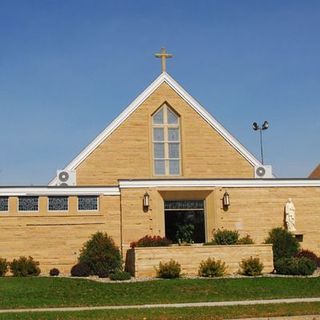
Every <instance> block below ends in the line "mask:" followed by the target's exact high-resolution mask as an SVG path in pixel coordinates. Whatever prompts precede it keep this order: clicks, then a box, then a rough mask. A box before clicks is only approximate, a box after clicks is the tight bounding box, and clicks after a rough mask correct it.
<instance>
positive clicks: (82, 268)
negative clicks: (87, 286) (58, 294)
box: [70, 262, 91, 277]
mask: <svg viewBox="0 0 320 320" xmlns="http://www.w3.org/2000/svg"><path fill="white" fill-rule="evenodd" d="M90 272H91V270H90V267H89V266H88V265H87V264H86V263H85V262H79V263H77V264H75V265H74V266H73V267H72V268H71V272H70V273H71V275H72V276H73V277H89V276H90Z"/></svg>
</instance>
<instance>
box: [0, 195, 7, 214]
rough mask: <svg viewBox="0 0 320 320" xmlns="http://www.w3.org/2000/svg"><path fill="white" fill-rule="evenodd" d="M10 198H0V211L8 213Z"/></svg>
mask: <svg viewBox="0 0 320 320" xmlns="http://www.w3.org/2000/svg"><path fill="white" fill-rule="evenodd" d="M8 199H9V198H8V197H0V211H8V210H9V206H8Z"/></svg>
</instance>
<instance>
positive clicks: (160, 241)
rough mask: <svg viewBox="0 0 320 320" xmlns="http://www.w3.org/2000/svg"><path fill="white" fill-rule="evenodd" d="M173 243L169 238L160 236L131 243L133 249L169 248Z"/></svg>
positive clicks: (143, 238)
mask: <svg viewBox="0 0 320 320" xmlns="http://www.w3.org/2000/svg"><path fill="white" fill-rule="evenodd" d="M171 243H172V241H170V240H169V239H168V238H166V237H160V236H148V235H146V236H144V237H142V238H141V239H139V240H138V241H134V242H131V243H130V247H131V248H135V247H167V246H169V245H170V244H171Z"/></svg>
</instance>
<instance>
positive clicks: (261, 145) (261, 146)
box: [260, 128, 264, 164]
mask: <svg viewBox="0 0 320 320" xmlns="http://www.w3.org/2000/svg"><path fill="white" fill-rule="evenodd" d="M260 148H261V162H262V164H264V163H263V144H262V128H261V129H260Z"/></svg>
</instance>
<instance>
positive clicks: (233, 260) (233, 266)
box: [128, 245, 273, 278]
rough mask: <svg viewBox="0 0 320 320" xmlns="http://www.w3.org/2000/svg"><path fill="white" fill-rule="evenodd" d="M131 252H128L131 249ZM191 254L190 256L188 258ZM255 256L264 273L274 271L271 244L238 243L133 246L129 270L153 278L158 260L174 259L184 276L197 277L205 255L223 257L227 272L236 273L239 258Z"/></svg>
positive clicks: (139, 275)
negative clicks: (222, 244) (226, 244)
mask: <svg viewBox="0 0 320 320" xmlns="http://www.w3.org/2000/svg"><path fill="white" fill-rule="evenodd" d="M130 253H131V252H130ZM191 257H192V259H191ZM250 257H258V258H259V259H260V261H261V262H262V263H263V265H264V269H263V273H270V272H272V270H273V255H272V246H271V245H237V246H181V247H179V246H172V247H158V248H135V249H134V258H131V262H132V264H133V263H134V265H131V266H128V267H129V268H128V269H129V270H131V271H133V270H134V273H135V276H136V277H137V278H142V277H155V276H156V270H155V268H157V267H158V266H159V263H160V262H168V261H170V259H173V260H175V261H177V262H179V263H180V265H181V272H182V274H184V275H191V276H196V275H197V274H198V269H199V265H200V262H201V261H203V260H206V259H208V258H215V259H216V260H222V261H224V262H225V263H226V265H227V273H229V274H233V273H237V272H238V270H239V263H240V262H241V260H242V259H247V258H250Z"/></svg>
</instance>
